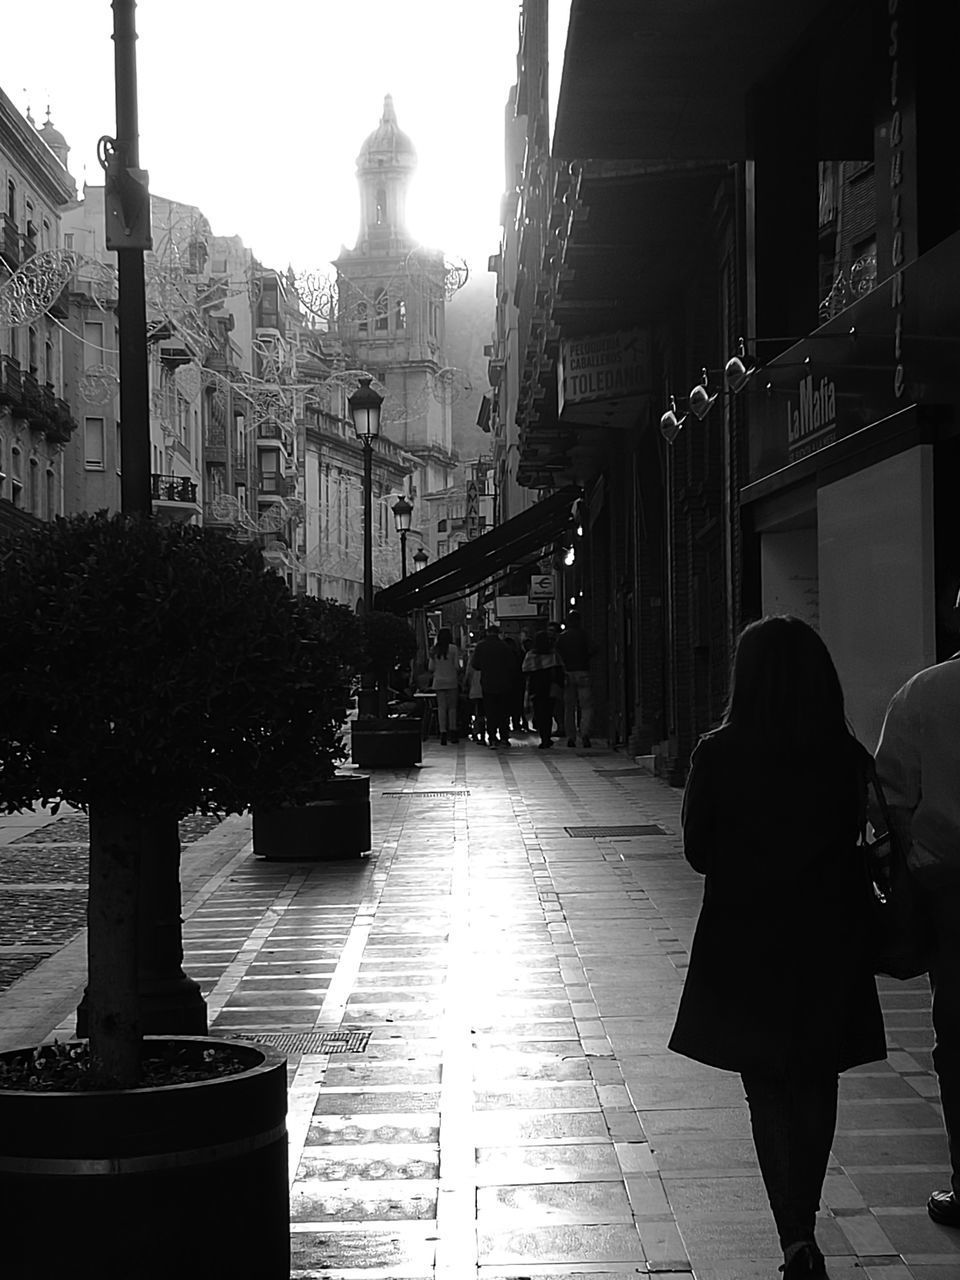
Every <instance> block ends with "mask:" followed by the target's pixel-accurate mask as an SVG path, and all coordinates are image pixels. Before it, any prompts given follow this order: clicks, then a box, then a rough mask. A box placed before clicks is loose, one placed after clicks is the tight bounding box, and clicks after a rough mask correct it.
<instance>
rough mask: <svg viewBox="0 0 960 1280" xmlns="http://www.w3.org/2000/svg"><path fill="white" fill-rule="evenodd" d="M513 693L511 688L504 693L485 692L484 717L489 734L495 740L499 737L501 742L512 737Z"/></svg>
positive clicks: (491, 739)
mask: <svg viewBox="0 0 960 1280" xmlns="http://www.w3.org/2000/svg"><path fill="white" fill-rule="evenodd" d="M512 702H513V695H512V693H511V691H510V690H509V689H505V690H504V691H503V692H502V693H484V695H483V718H484V719H485V720H486V722H487V735H488V737H489V738H490V741H491V742H493V741H494V740H495V739H496V738H497V737H499V738H500V741H501V742H507V741H509V738H510V708H511V705H512Z"/></svg>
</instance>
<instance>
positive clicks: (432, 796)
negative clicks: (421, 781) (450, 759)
mask: <svg viewBox="0 0 960 1280" xmlns="http://www.w3.org/2000/svg"><path fill="white" fill-rule="evenodd" d="M380 794H381V795H382V796H406V797H407V799H409V800H453V799H455V798H456V797H457V796H468V795H469V794H470V792H469V791H455V790H454V791H381V792H380Z"/></svg>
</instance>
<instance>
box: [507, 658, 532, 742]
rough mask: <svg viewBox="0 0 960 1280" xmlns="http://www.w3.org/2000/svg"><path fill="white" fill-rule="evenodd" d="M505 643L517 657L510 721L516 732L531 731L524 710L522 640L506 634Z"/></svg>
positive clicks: (524, 683) (524, 685) (524, 684)
mask: <svg viewBox="0 0 960 1280" xmlns="http://www.w3.org/2000/svg"><path fill="white" fill-rule="evenodd" d="M503 643H504V644H505V645H506V646H507V648H508V649H509V650H510V652H511V653H512V654H513V656H514V658H515V659H516V662H515V670H514V677H513V696H512V697H511V699H510V723H511V726H512V728H513V732H514V733H529V732H530V730H529V729H528V728H527V721H526V718H525V716H524V712H523V701H524V697H523V695H524V690H525V688H526V681H525V680H524V677H523V650H522V649H521V648H520V642H519V641H518V640H516V639H515V638H514V637H513V636H504V637H503Z"/></svg>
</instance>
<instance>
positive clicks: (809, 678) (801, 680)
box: [723, 615, 851, 751]
mask: <svg viewBox="0 0 960 1280" xmlns="http://www.w3.org/2000/svg"><path fill="white" fill-rule="evenodd" d="M723 723H724V724H725V725H729V726H730V727H731V728H733V729H736V730H740V731H743V732H744V733H748V734H750V736H751V737H754V738H756V739H757V740H758V742H760V743H762V744H764V746H766V747H768V748H770V749H772V750H784V751H798V750H807V749H810V748H814V747H817V746H820V747H828V746H833V745H839V744H841V743H842V742H844V741H849V740H850V738H851V733H850V729H849V727H848V725H847V721H846V717H845V714H844V709H843V689H842V688H841V687H840V677H839V676H838V675H837V669H836V667H835V666H834V665H833V659H832V658H831V657H830V651H829V649H828V648H827V646H826V645H825V644H824V642H823V641H822V640H821V639H820V637H819V636H818V635H817V633H816V631H814V629H813V628H812V627H810V626H808V625H807V624H806V623H805V622H803V621H802V620H801V619H800V618H793V617H790V616H789V615H776V616H773V617H767V618H761V619H760V621H759V622H751V623H750V625H749V626H748V627H745V628H744V630H743V631H742V632H741V634H740V638H739V640H738V641H737V652H736V656H735V657H734V661H733V679H732V680H731V683H730V698H729V701H728V702H727V709H726V711H725V713H724V717H723Z"/></svg>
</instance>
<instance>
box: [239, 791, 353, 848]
mask: <svg viewBox="0 0 960 1280" xmlns="http://www.w3.org/2000/svg"><path fill="white" fill-rule="evenodd" d="M369 848H370V779H369V778H367V777H364V776H362V775H361V776H357V775H352V776H351V775H345V774H337V775H336V776H335V777H333V778H328V779H326V780H325V781H323V782H318V783H317V786H316V792H315V798H314V799H313V800H311V801H310V803H309V804H305V805H296V806H294V805H290V806H285V807H283V808H280V809H264V808H261V807H259V806H255V807H254V810H253V852H254V853H255V854H256V856H257V857H258V858H267V859H268V860H271V861H279V860H282V859H291V858H292V859H296V860H297V861H304V860H316V861H320V860H324V861H325V860H327V859H331V858H355V857H358V856H359V855H360V854H361V853H366V852H367V850H368V849H369Z"/></svg>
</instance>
